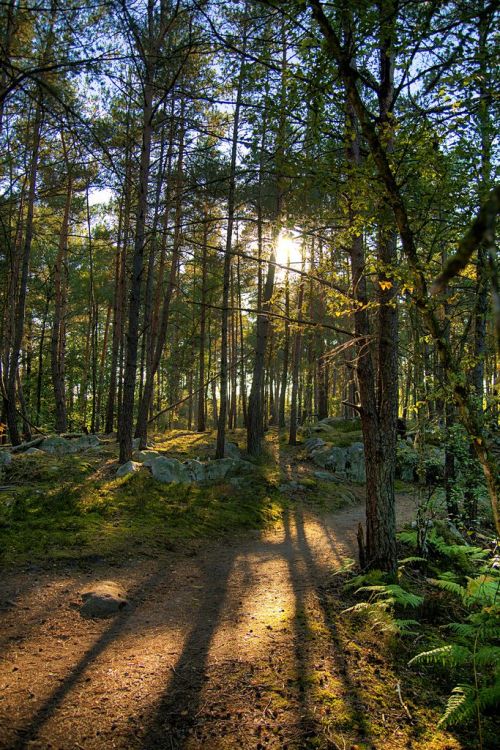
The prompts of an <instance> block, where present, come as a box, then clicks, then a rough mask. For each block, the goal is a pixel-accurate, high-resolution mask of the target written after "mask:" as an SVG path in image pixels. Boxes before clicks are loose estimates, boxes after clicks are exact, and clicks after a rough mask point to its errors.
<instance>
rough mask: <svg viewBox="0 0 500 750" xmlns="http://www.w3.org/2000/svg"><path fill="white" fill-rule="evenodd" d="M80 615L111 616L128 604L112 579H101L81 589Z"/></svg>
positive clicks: (92, 616) (93, 616)
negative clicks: (89, 586) (83, 589)
mask: <svg viewBox="0 0 500 750" xmlns="http://www.w3.org/2000/svg"><path fill="white" fill-rule="evenodd" d="M82 600H83V604H82V606H81V608H80V614H81V615H82V617H87V618H100V617H111V616H112V615H114V614H116V613H117V612H120V610H122V609H124V607H126V606H127V605H128V602H127V599H126V597H125V593H124V591H123V589H121V588H120V586H118V584H117V583H114V581H102V582H101V583H97V584H95V585H94V586H92V587H91V588H89V589H87V590H85V591H82Z"/></svg>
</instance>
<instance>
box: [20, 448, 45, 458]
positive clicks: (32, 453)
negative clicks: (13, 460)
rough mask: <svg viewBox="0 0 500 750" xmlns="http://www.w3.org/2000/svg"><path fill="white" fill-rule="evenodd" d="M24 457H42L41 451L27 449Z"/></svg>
mask: <svg viewBox="0 0 500 750" xmlns="http://www.w3.org/2000/svg"><path fill="white" fill-rule="evenodd" d="M24 455H25V456H43V451H41V450H40V448H28V450H27V451H25V453H24Z"/></svg>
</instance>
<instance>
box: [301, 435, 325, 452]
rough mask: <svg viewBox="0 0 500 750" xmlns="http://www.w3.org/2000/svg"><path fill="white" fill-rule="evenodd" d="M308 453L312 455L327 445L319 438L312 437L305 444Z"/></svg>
mask: <svg viewBox="0 0 500 750" xmlns="http://www.w3.org/2000/svg"><path fill="white" fill-rule="evenodd" d="M304 445H305V448H306V451H307V452H308V453H312V451H314V450H317V449H318V448H322V447H323V446H324V445H325V441H324V440H322V439H321V438H319V437H310V438H308V439H307V440H306V442H305V443H304Z"/></svg>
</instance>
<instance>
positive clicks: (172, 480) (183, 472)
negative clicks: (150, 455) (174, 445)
mask: <svg viewBox="0 0 500 750" xmlns="http://www.w3.org/2000/svg"><path fill="white" fill-rule="evenodd" d="M151 472H152V474H153V476H154V478H155V479H157V480H158V481H159V482H164V483H165V484H189V482H190V481H191V480H190V477H189V473H188V471H187V469H186V467H185V466H184V465H183V464H181V462H180V461H178V460H177V459H176V458H167V457H166V456H158V458H155V459H154V460H153V461H152V462H151Z"/></svg>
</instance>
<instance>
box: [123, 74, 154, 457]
mask: <svg viewBox="0 0 500 750" xmlns="http://www.w3.org/2000/svg"><path fill="white" fill-rule="evenodd" d="M153 91H154V87H153V81H152V74H151V71H150V70H149V71H147V78H146V83H145V86H144V109H143V119H142V146H141V160H140V167H139V184H138V190H139V195H138V203H137V215H136V223H135V242H134V257H133V265H132V278H131V282H130V301H129V314H128V331H127V350H126V360H125V376H124V382H123V396H122V408H121V414H120V425H119V443H120V463H124V462H125V461H129V460H130V458H131V456H132V422H133V417H134V396H135V380H136V370H137V347H138V340H139V311H140V301H141V284H142V272H143V265H144V248H145V245H146V218H147V211H148V183H149V171H150V162H151V139H152V134H153Z"/></svg>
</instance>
